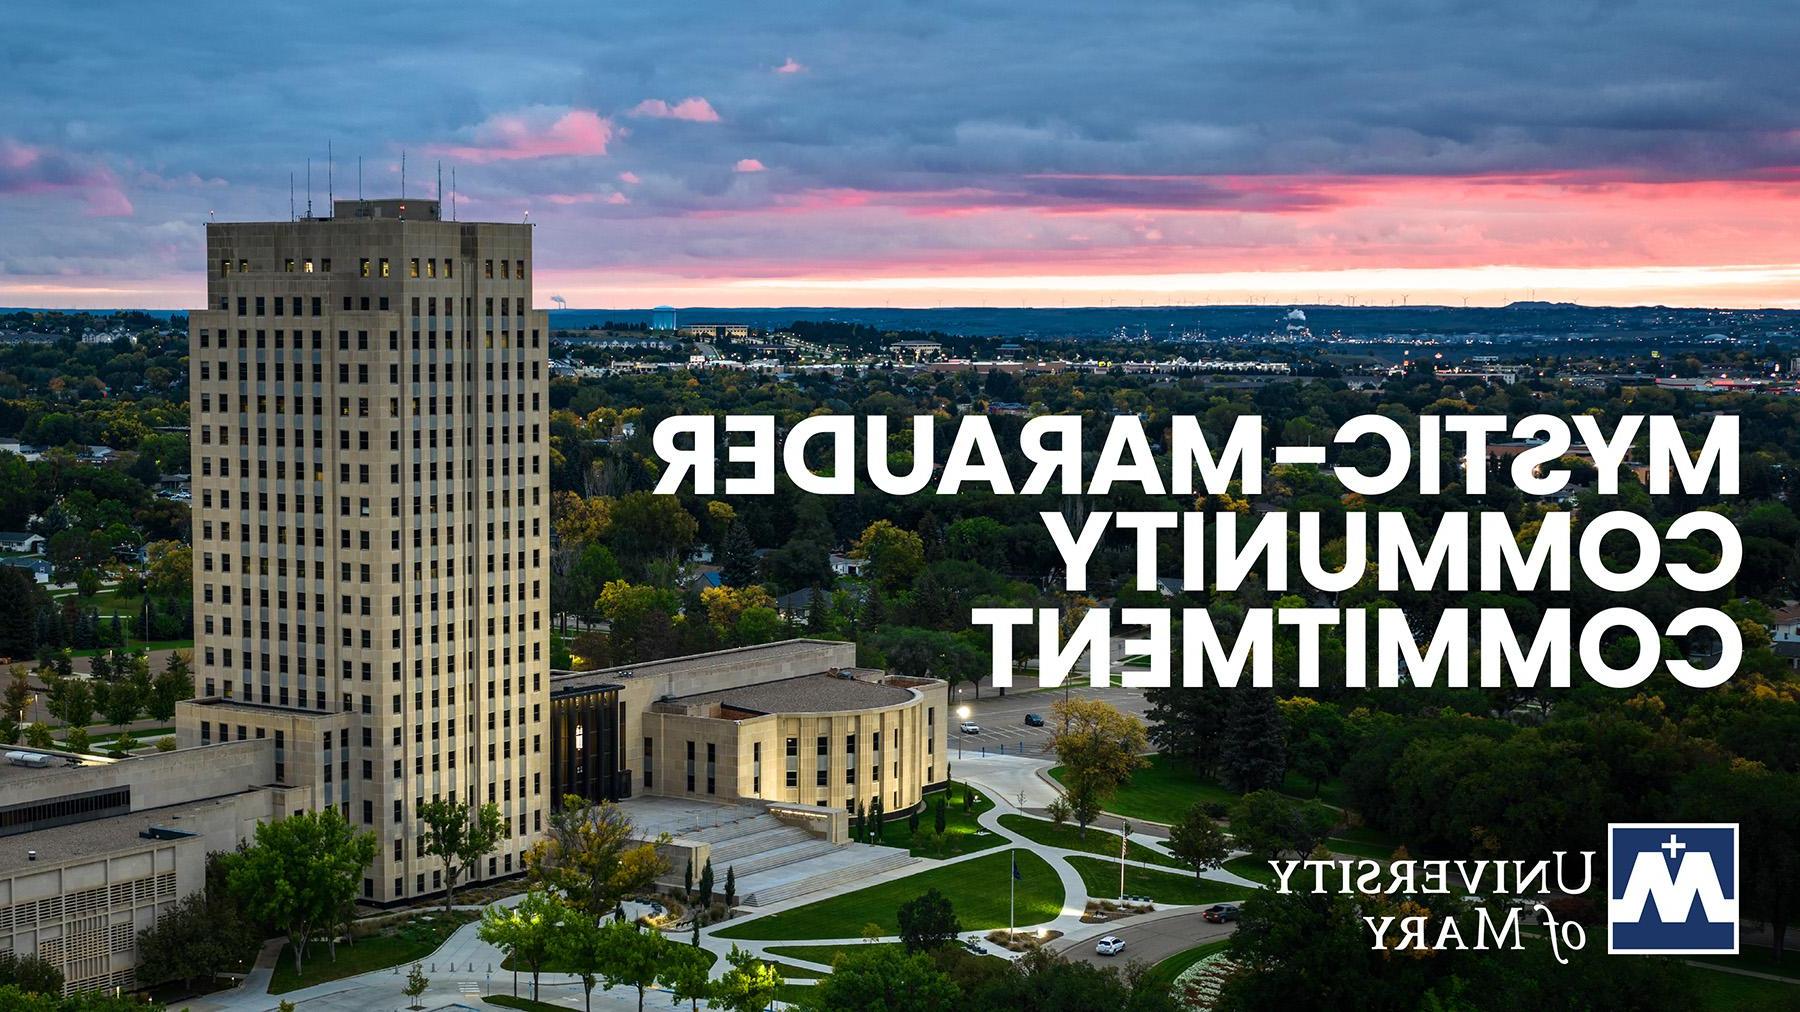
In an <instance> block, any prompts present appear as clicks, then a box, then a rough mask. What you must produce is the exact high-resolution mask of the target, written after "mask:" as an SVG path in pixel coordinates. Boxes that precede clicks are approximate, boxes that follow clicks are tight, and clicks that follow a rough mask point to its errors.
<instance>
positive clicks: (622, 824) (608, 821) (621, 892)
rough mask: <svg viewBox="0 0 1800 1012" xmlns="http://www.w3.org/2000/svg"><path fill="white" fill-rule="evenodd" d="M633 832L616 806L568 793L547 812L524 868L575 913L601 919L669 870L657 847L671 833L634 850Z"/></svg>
mask: <svg viewBox="0 0 1800 1012" xmlns="http://www.w3.org/2000/svg"><path fill="white" fill-rule="evenodd" d="M635 834H636V830H635V829H634V828H633V826H632V824H631V819H630V818H629V817H627V816H626V815H625V813H624V811H623V810H622V809H620V808H619V807H618V806H617V805H614V804H611V803H610V802H605V801H602V802H598V803H596V802H592V801H589V800H587V799H586V798H583V797H580V796H578V795H574V794H571V795H568V796H566V797H564V798H563V804H562V808H561V809H559V810H557V811H555V812H552V813H551V815H550V825H549V826H548V827H547V828H546V830H545V833H544V838H543V839H542V840H539V841H538V842H537V843H535V844H533V845H532V846H531V849H530V850H527V851H526V852H525V870H526V871H527V872H528V873H529V874H530V876H531V880H532V882H534V883H536V884H537V885H538V886H539V887H540V888H541V887H550V888H555V889H556V890H558V891H560V892H561V893H562V894H563V895H564V896H566V897H568V898H569V902H570V904H571V905H573V906H574V907H575V909H577V910H579V911H581V912H582V913H584V914H586V915H587V916H589V917H591V918H593V919H594V920H599V919H600V918H601V917H604V916H606V915H607V914H608V913H610V912H611V911H612V909H613V907H614V906H616V905H617V904H618V902H619V900H621V899H623V898H624V897H626V896H630V895H632V894H634V893H638V892H642V891H644V890H646V889H648V888H650V887H651V886H652V885H654V884H655V883H656V879H657V877H658V876H660V875H661V874H662V873H663V872H665V871H667V870H668V865H667V863H666V862H665V861H664V860H663V859H662V857H661V856H660V855H659V854H658V853H657V851H656V848H657V847H658V846H659V845H661V844H666V843H668V842H669V835H668V834H667V833H663V834H661V835H660V836H658V837H657V838H656V839H655V840H653V841H650V842H648V843H641V844H637V845H636V846H633V845H632V839H633V837H634V836H635Z"/></svg>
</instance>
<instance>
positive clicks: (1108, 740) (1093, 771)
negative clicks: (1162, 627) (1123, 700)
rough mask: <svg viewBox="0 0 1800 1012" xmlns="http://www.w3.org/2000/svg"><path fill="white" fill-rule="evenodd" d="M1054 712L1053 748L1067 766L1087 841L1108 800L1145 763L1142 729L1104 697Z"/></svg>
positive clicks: (1073, 806) (1060, 705)
mask: <svg viewBox="0 0 1800 1012" xmlns="http://www.w3.org/2000/svg"><path fill="white" fill-rule="evenodd" d="M1050 714H1051V725H1052V727H1054V728H1055V730H1054V731H1052V732H1051V735H1050V745H1051V748H1053V749H1054V750H1055V751H1056V757H1057V759H1059V760H1060V761H1061V762H1062V764H1063V767H1064V776H1063V786H1064V788H1065V790H1066V791H1067V792H1068V797H1069V807H1070V810H1071V812H1072V813H1073V814H1074V816H1075V823H1076V825H1077V826H1079V827H1080V828H1081V836H1082V837H1083V838H1084V839H1085V838H1086V837H1087V827H1088V824H1089V823H1091V822H1093V820H1094V818H1095V817H1096V816H1097V815H1098V814H1099V813H1100V811H1101V810H1102V808H1104V806H1105V803H1106V799H1108V798H1110V797H1112V796H1113V794H1114V793H1115V792H1117V791H1118V789H1119V788H1120V787H1121V786H1123V785H1124V784H1126V783H1129V782H1130V780H1131V774H1132V772H1133V771H1134V770H1136V769H1138V768H1139V767H1141V766H1144V765H1146V760H1145V759H1144V757H1143V756H1142V755H1141V753H1142V752H1143V751H1144V748H1145V737H1144V725H1143V723H1142V722H1140V721H1139V720H1138V719H1137V718H1136V717H1132V716H1129V715H1127V714H1124V713H1121V712H1119V709H1118V708H1117V707H1115V706H1113V705H1112V704H1111V703H1108V702H1106V701H1104V700H1100V699H1081V698H1073V699H1066V700H1062V701H1060V702H1057V703H1055V704H1053V705H1052V706H1051V707H1050Z"/></svg>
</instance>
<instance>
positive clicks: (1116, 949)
mask: <svg viewBox="0 0 1800 1012" xmlns="http://www.w3.org/2000/svg"><path fill="white" fill-rule="evenodd" d="M1124 951H1125V940H1124V939H1123V938H1120V937H1118V936H1117V935H1107V936H1106V937H1105V938H1102V939H1100V942H1099V944H1097V945H1095V946H1094V952H1095V953H1097V954H1098V955H1102V956H1116V955H1118V954H1119V953H1121V952H1124Z"/></svg>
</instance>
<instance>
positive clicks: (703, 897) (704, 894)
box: [700, 857, 713, 909]
mask: <svg viewBox="0 0 1800 1012" xmlns="http://www.w3.org/2000/svg"><path fill="white" fill-rule="evenodd" d="M712 901H713V870H712V858H710V857H709V858H707V859H706V865H705V866H704V867H702V868H701V869H700V906H701V907H702V908H708V909H710V908H711V907H712Z"/></svg>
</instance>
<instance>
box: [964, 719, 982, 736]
mask: <svg viewBox="0 0 1800 1012" xmlns="http://www.w3.org/2000/svg"><path fill="white" fill-rule="evenodd" d="M962 733H964V734H980V733H981V725H980V724H977V723H975V722H974V721H972V720H965V721H963V722H962Z"/></svg>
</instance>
